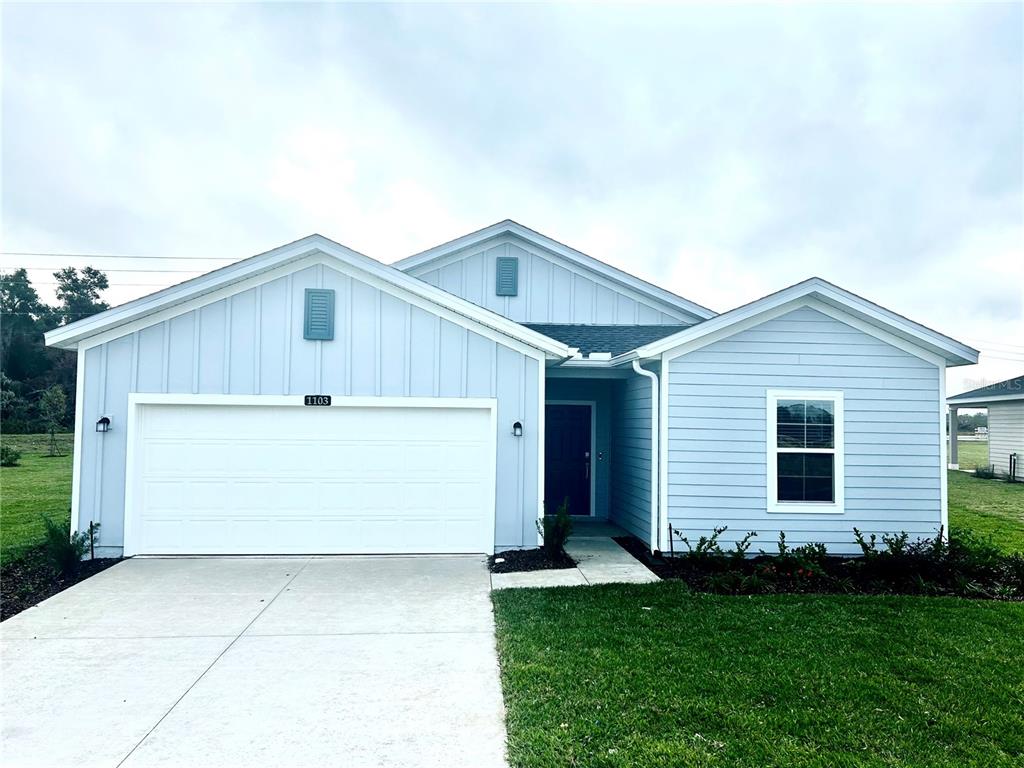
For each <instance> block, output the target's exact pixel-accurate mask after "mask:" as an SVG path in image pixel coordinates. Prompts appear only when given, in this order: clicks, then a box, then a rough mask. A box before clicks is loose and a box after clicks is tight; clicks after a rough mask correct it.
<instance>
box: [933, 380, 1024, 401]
mask: <svg viewBox="0 0 1024 768" xmlns="http://www.w3.org/2000/svg"><path fill="white" fill-rule="evenodd" d="M1004 400H1024V374H1021V375H1020V376H1014V377H1013V378H1012V379H1007V380H1006V381H1000V382H998V383H996V384H988V385H986V386H984V387H978V388H977V389H972V390H971V391H970V392H961V393H960V394H959V395H953V396H952V397H947V398H946V402H947V403H949V404H950V405H980V404H982V403H992V402H1002V401H1004Z"/></svg>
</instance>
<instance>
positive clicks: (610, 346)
mask: <svg viewBox="0 0 1024 768" xmlns="http://www.w3.org/2000/svg"><path fill="white" fill-rule="evenodd" d="M525 325H526V327H527V328H532V329H533V330H535V331H537V333H543V334H544V335H545V336H550V337H551V338H552V339H558V340H559V341H561V342H563V343H564V344H568V345H569V346H570V347H575V348H576V349H578V350H579V351H580V353H581V354H584V355H589V354H590V353H591V352H609V353H611V354H612V355H621V354H622V353H623V352H629V351H630V350H633V349H636V348H637V347H639V346H642V345H644V344H649V343H650V342H652V341H657V340H658V339H663V338H665V337H666V336H671V335H672V334H673V333H678V332H679V331H681V330H683V329H684V328H688V327H689V326H687V325H577V324H570V323H525Z"/></svg>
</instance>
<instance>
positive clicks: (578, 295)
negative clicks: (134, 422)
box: [409, 237, 697, 325]
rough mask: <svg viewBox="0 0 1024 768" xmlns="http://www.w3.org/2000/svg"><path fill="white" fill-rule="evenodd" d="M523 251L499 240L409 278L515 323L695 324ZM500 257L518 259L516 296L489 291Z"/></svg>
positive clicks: (516, 243) (567, 265)
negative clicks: (517, 288) (435, 287)
mask: <svg viewBox="0 0 1024 768" xmlns="http://www.w3.org/2000/svg"><path fill="white" fill-rule="evenodd" d="M526 246H527V244H526V242H525V241H522V240H519V239H518V238H515V237H507V238H502V239H499V240H495V241H491V242H489V243H487V244H483V245H480V246H478V247H476V248H474V249H471V250H467V251H466V252H464V253H462V254H460V255H458V256H456V257H455V258H453V259H451V260H447V261H445V262H443V263H442V265H441V266H439V267H427V268H424V269H416V268H414V269H411V270H409V274H411V275H414V276H415V277H418V278H420V279H421V280H423V281H425V282H428V283H430V284H431V285H434V286H437V287H438V288H441V289H443V290H445V291H448V292H449V293H454V294H455V295H456V296H460V297H461V298H463V299H466V300H468V301H471V302H473V303H474V304H477V305H479V306H481V307H486V308H487V309H490V310H492V311H494V312H497V313H499V314H501V315H504V316H505V317H508V318H510V319H512V320H515V321H516V322H518V323H585V324H594V323H597V324H610V325H664V324H678V323H692V322H695V321H696V320H697V318H696V317H694V316H693V315H690V314H689V313H687V312H683V311H682V310H677V309H675V308H674V307H672V306H669V305H665V304H661V303H659V302H655V301H645V300H643V299H640V298H638V295H637V294H633V293H631V292H630V293H626V292H624V291H621V290H618V289H616V288H615V287H613V285H612V284H611V283H609V282H608V281H605V280H602V279H600V278H599V277H597V275H596V273H593V272H591V271H590V270H585V269H583V268H580V267H578V266H576V265H574V264H572V263H571V262H568V261H565V260H563V259H558V258H555V257H553V256H552V257H549V256H546V255H544V254H542V253H539V252H537V251H535V250H533V249H529V248H528V247H526ZM503 256H513V257H516V258H518V259H519V291H518V295H517V296H498V295H497V293H496V291H495V260H496V259H497V258H498V257H503Z"/></svg>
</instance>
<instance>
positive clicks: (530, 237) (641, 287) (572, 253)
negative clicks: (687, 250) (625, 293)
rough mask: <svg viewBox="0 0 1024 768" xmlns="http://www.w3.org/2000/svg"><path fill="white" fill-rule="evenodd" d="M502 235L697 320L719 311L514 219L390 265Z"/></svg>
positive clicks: (416, 264)
mask: <svg viewBox="0 0 1024 768" xmlns="http://www.w3.org/2000/svg"><path fill="white" fill-rule="evenodd" d="M502 235H515V236H516V237H518V238H521V239H522V240H525V241H526V242H527V243H530V244H531V245H533V246H535V247H537V248H539V249H542V250H544V251H547V252H548V253H551V254H554V255H555V256H558V257H560V258H562V259H564V260H566V261H568V262H571V263H572V264H574V265H576V266H579V267H582V268H583V269H587V270H590V271H591V272H595V273H597V274H599V275H601V276H602V277H604V278H606V279H607V280H610V281H612V282H613V283H618V284H619V285H621V286H624V287H627V288H630V289H632V290H634V291H636V292H638V293H640V294H643V295H645V296H648V297H650V298H651V299H654V300H655V301H658V302H661V303H663V304H667V305H669V306H671V307H674V308H676V309H679V310H681V311H683V312H686V313H687V314H689V315H692V316H694V317H696V318H697V319H698V320H706V319H707V318H709V317H714V316H715V315H716V314H717V313H715V312H713V311H712V310H710V309H708V308H707V307H702V306H701V305H700V304H697V303H695V302H693V301H690V300H689V299H684V298H683V297H682V296H677V295H676V294H674V293H672V292H671V291H666V290H665V289H664V288H659V287H658V286H656V285H654V284H653V283H649V282H647V281H646V280H642V279H641V278H639V277H636V276H635V275H631V274H629V273H628V272H624V271H623V270H621V269H618V268H616V267H613V266H611V265H610V264H605V263H604V262H603V261H600V260H598V259H595V258H594V257H593V256H588V255H587V254H585V253H583V252H582V251H577V250H576V249H575V248H570V247H569V246H568V245H565V244H564V243H560V242H558V241H557V240H554V239H552V238H550V237H548V236H547V235H542V234H541V233H540V232H536V231H534V230H532V229H530V228H529V227H524V226H523V225H522V224H519V223H518V222H515V221H512V220H511V219H505V220H504V221H499V222H498V223H497V224H492V225H490V226H489V227H484V228H483V229H479V230H477V231H476V232H471V233H469V234H468V235H463V236H462V237H459V238H456V239H455V240H450V241H448V242H447V243H442V244H441V245H437V246H434V247H433V248H429V249H427V250H425V251H421V252H420V253H417V254H414V255H412V256H408V257H406V258H404V259H401V260H399V261H396V262H394V263H393V264H392V265H391V266H393V267H394V268H395V269H400V270H402V271H403V272H411V271H417V272H422V271H425V268H426V267H428V266H429V265H431V264H433V263H434V262H436V261H439V260H440V259H443V258H444V257H446V256H449V255H451V254H454V253H456V252H458V251H462V250H465V249H467V248H472V247H474V246H477V245H480V244H481V243H484V242H486V241H488V240H492V239H494V238H496V237H501V236H502Z"/></svg>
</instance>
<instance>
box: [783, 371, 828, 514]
mask: <svg viewBox="0 0 1024 768" xmlns="http://www.w3.org/2000/svg"><path fill="white" fill-rule="evenodd" d="M779 400H831V401H833V403H835V413H834V414H833V419H834V423H833V430H832V446H833V447H832V448H800V449H780V448H779V447H778V440H777V439H776V426H777V424H776V416H777V413H776V408H777V404H778V401H779ZM765 409H766V415H767V425H766V428H765V454H766V456H765V474H766V475H767V479H768V493H767V496H766V499H765V501H766V506H767V509H766V511H767V512H769V513H773V514H800V515H822V514H826V515H838V514H842V513H843V512H845V511H846V507H845V500H846V473H845V471H844V470H845V451H846V448H845V435H844V421H845V417H844V412H843V393H842V392H841V391H839V390H826V389H768V390H766V391H765ZM780 451H782V452H785V453H821V454H827V455H830V456H834V457H835V458H834V459H833V465H832V474H833V478H832V487H833V496H834V500H833V501H831V502H823V501H799V502H796V501H787V502H782V501H779V500H778V493H779V488H778V484H779V477H778V471H777V469H776V467H777V461H776V456H778V454H779V452H780Z"/></svg>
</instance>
